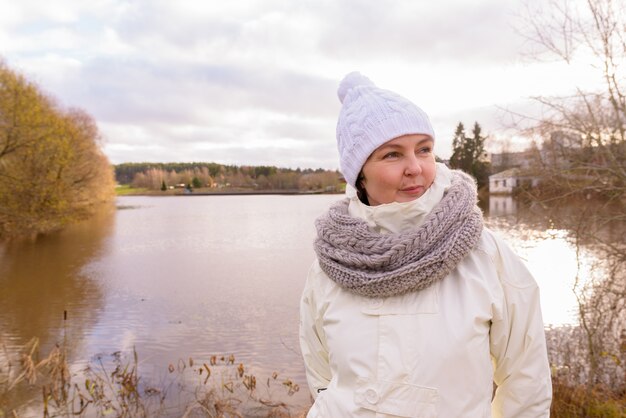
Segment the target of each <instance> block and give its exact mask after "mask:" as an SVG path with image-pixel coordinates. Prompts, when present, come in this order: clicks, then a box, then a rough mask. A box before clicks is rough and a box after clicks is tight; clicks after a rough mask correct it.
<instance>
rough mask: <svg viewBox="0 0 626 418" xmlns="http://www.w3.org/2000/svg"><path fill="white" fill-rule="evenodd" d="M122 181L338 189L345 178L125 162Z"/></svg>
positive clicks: (157, 185) (157, 186) (155, 185)
mask: <svg viewBox="0 0 626 418" xmlns="http://www.w3.org/2000/svg"><path fill="white" fill-rule="evenodd" d="M114 169H115V178H116V180H117V182H118V183H119V184H122V185H130V186H132V187H135V188H144V189H148V190H167V189H173V188H183V187H184V188H192V189H228V190H298V191H322V192H334V191H341V190H343V187H344V184H345V181H344V180H343V177H342V176H341V174H340V173H339V171H336V170H324V169H321V168H318V169H316V170H313V169H304V170H302V169H299V168H298V169H295V170H294V169H290V168H279V167H275V166H235V165H224V164H217V163H200V162H194V163H124V164H118V165H115V166H114Z"/></svg>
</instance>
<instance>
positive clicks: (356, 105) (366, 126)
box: [337, 72, 435, 187]
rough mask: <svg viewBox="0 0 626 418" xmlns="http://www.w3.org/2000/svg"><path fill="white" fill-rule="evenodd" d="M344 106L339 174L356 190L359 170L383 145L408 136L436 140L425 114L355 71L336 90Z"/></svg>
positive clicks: (339, 129)
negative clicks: (426, 137) (428, 137)
mask: <svg viewBox="0 0 626 418" xmlns="http://www.w3.org/2000/svg"><path fill="white" fill-rule="evenodd" d="M337 95H338V96H339V100H340V101H341V103H342V104H343V105H342V106H341V111H340V112H339V119H338V121H337V147H338V148H339V163H340V166H341V172H342V173H343V176H344V177H345V179H346V181H347V182H348V184H351V185H352V186H354V187H356V181H357V177H358V175H359V173H360V172H361V168H362V167H363V164H365V161H366V160H367V158H368V157H369V156H370V154H371V153H372V152H374V150H375V149H376V148H378V147H379V146H381V145H382V144H384V143H385V142H387V141H389V140H391V139H394V138H397V137H399V136H402V135H408V134H424V135H428V136H430V137H431V138H432V139H433V140H434V139H435V133H434V132H433V128H432V126H431V125H430V120H429V119H428V115H427V114H426V113H425V112H424V111H423V110H422V109H420V108H419V107H417V106H416V105H415V104H413V103H412V102H411V101H409V100H407V99H405V98H404V97H402V96H400V95H398V94H396V93H394V92H391V91H389V90H383V89H380V88H378V87H376V85H375V84H374V83H372V81H371V80H370V79H369V78H367V77H365V76H363V75H361V74H360V73H358V72H352V73H350V74H348V75H346V76H345V77H344V79H343V80H342V81H341V83H340V84H339V89H338V90H337Z"/></svg>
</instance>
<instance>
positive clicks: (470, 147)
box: [450, 122, 489, 187]
mask: <svg viewBox="0 0 626 418" xmlns="http://www.w3.org/2000/svg"><path fill="white" fill-rule="evenodd" d="M481 133H482V129H481V127H480V125H479V124H478V122H475V123H474V129H472V136H471V137H468V136H466V134H465V127H464V126H463V124H462V123H461V122H459V124H458V125H457V127H456V130H455V132H454V138H452V156H451V157H450V167H452V168H455V169H459V170H462V171H464V172H466V173H468V174H470V175H472V176H473V177H474V178H475V179H476V181H477V183H478V187H483V186H485V185H486V184H487V183H488V182H489V172H488V169H489V166H488V164H487V162H486V161H485V158H484V154H485V139H486V137H484V136H482V135H481Z"/></svg>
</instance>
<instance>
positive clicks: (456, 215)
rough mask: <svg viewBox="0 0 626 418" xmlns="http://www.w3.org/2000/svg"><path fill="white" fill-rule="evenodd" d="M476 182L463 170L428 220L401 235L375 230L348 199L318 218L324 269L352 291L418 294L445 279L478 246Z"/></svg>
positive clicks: (479, 225)
mask: <svg viewBox="0 0 626 418" xmlns="http://www.w3.org/2000/svg"><path fill="white" fill-rule="evenodd" d="M476 202H477V198H476V183H475V182H474V180H473V179H472V178H471V177H470V176H468V175H467V174H464V173H462V172H461V171H453V172H452V185H451V186H450V188H449V189H448V190H447V191H446V193H445V194H444V196H443V198H442V199H441V201H440V202H439V203H438V204H437V206H435V208H433V210H432V211H431V212H430V213H429V214H428V215H427V217H426V219H425V220H424V223H423V224H422V225H420V226H419V227H417V228H411V229H409V230H406V231H402V232H400V233H397V234H380V233H377V232H372V231H371V230H370V229H369V228H368V226H367V224H366V222H365V221H364V220H362V219H359V218H355V217H352V216H350V215H349V214H348V203H349V199H343V200H341V201H339V202H338V203H336V204H334V205H333V206H331V208H330V209H329V211H328V212H327V213H326V214H325V215H323V216H322V217H320V218H318V219H317V220H316V221H315V226H316V227H317V239H316V240H315V252H316V253H317V257H318V260H319V264H320V267H321V268H322V270H323V271H324V272H325V273H326V274H327V275H328V277H330V278H331V279H332V280H334V281H335V282H337V284H339V285H340V286H342V287H344V288H345V289H347V290H348V291H350V292H353V293H356V294H358V295H361V296H366V297H388V296H395V295H401V294H404V293H408V292H415V291H419V290H422V289H425V288H426V287H428V286H430V285H431V284H433V283H435V282H436V281H438V280H441V279H442V278H443V277H445V276H446V275H447V274H448V273H450V272H451V271H452V270H453V269H454V268H455V267H456V265H457V264H458V263H459V262H460V261H461V260H462V259H463V258H464V257H465V256H466V255H467V254H468V253H469V252H470V251H471V250H472V249H473V248H474V247H475V246H476V243H477V242H478V239H479V237H480V234H481V232H482V228H483V217H482V213H481V211H480V209H479V208H478V207H477V206H476Z"/></svg>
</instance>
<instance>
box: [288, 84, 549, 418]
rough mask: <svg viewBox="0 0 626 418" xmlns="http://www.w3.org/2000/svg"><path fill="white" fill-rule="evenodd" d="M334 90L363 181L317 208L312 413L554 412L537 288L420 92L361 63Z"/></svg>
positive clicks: (309, 330)
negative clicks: (374, 76)
mask: <svg viewBox="0 0 626 418" xmlns="http://www.w3.org/2000/svg"><path fill="white" fill-rule="evenodd" d="M338 93H339V98H340V100H341V102H342V108H341V111H340V114H339V119H338V123H337V142H338V147H339V154H340V165H341V170H342V173H343V175H344V177H345V179H346V181H347V182H348V184H350V185H351V186H353V187H354V188H356V190H357V193H356V195H354V196H351V197H348V198H347V199H344V200H342V201H340V202H338V203H337V204H335V205H333V206H332V207H331V208H330V210H329V211H328V213H327V214H325V215H324V216H322V217H320V218H319V219H318V220H317V221H316V227H317V231H318V238H317V240H316V242H315V251H316V254H317V260H316V261H315V263H314V264H313V266H312V268H311V270H310V272H309V275H308V278H307V282H306V285H305V289H304V292H303V295H302V300H301V313H300V315H301V318H300V343H301V349H302V354H303V357H304V361H305V365H306V373H307V381H308V385H309V388H310V389H311V393H312V394H313V397H314V398H315V403H314V404H313V406H312V407H311V409H310V411H309V414H308V416H309V417H331V418H339V417H424V418H426V417H428V418H431V417H445V418H458V417H471V418H477V417H529V418H531V417H532V418H537V417H548V416H549V409H550V400H551V380H550V370H549V365H548V359H547V352H546V344H545V335H544V328H543V321H542V317H541V310H540V305H539V290H538V288H537V285H536V283H535V281H534V279H533V277H532V276H531V275H530V273H529V272H528V270H527V269H526V267H525V266H524V264H523V263H522V262H521V261H520V259H519V258H518V257H517V256H516V255H515V254H514V253H513V252H512V251H511V250H510V249H509V247H508V246H507V245H505V244H504V242H503V241H501V240H500V239H499V238H498V237H497V236H495V235H494V234H493V233H492V232H491V231H489V230H488V229H486V228H483V223H482V214H481V212H480V210H479V209H478V208H477V206H476V186H475V183H474V181H473V180H472V179H471V178H470V177H469V176H467V175H465V174H463V173H462V172H460V171H453V170H450V169H448V168H447V167H446V166H445V165H443V164H439V163H436V162H435V157H434V153H433V146H434V142H435V135H434V132H433V129H432V127H431V124H430V122H429V119H428V116H427V115H426V114H425V113H424V112H423V111H422V110H421V109H419V108H418V107H417V106H415V104H413V103H411V102H410V101H408V100H407V99H405V98H403V97H401V96H399V95H397V94H395V93H392V92H390V91H387V90H382V89H380V88H378V87H376V86H375V85H374V84H373V83H372V82H371V81H370V80H369V79H367V78H366V77H364V76H362V75H361V74H359V73H351V74H348V75H347V76H346V77H345V78H344V80H343V81H342V82H341V84H340V86H339V90H338ZM494 383H495V385H497V389H496V391H495V395H494V391H493V389H494Z"/></svg>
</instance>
